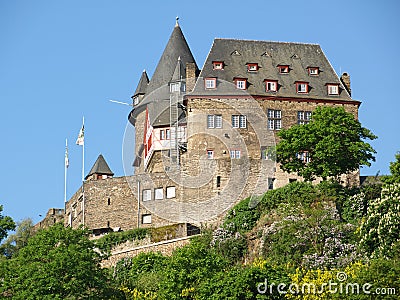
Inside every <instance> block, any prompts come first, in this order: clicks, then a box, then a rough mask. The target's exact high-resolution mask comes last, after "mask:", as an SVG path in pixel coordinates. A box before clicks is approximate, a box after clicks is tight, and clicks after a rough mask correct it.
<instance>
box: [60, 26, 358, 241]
mask: <svg viewBox="0 0 400 300" xmlns="http://www.w3.org/2000/svg"><path fill="white" fill-rule="evenodd" d="M132 105H133V109H132V111H131V112H130V114H129V116H128V119H129V122H130V123H131V124H132V125H133V126H134V127H135V149H131V151H132V154H134V156H135V158H134V159H133V160H134V161H133V166H134V174H133V175H131V176H125V177H118V178H115V177H113V175H114V174H113V172H112V171H111V169H110V168H109V166H108V165H107V163H106V161H105V159H104V158H103V156H101V155H100V156H99V157H98V159H97V161H96V162H95V164H94V166H93V168H92V169H91V170H90V172H89V174H88V175H87V176H86V178H85V182H84V185H83V188H82V189H80V190H78V191H77V192H76V193H75V195H73V196H72V198H71V199H70V200H69V201H68V202H67V203H66V207H65V219H64V222H65V225H67V226H72V227H77V226H79V225H81V224H84V225H85V226H87V227H88V228H89V229H92V230H93V231H94V232H95V233H96V232H98V233H101V232H105V231H108V230H126V229H130V228H135V227H148V226H162V225H168V224H175V223H190V224H193V225H196V226H199V225H200V224H203V223H214V222H218V220H220V219H221V217H222V216H223V215H224V213H225V212H226V211H227V210H228V209H229V208H231V207H232V206H233V205H234V204H235V203H237V201H239V200H241V199H243V198H245V197H249V196H256V195H259V194H262V193H263V192H265V191H267V190H268V189H273V188H277V187H281V186H284V185H285V184H287V183H289V182H290V181H294V180H301V178H299V177H298V176H297V175H296V174H288V173H285V172H283V171H282V170H281V169H280V168H279V165H277V164H276V163H275V161H274V146H275V143H276V141H277V132H278V131H279V130H280V129H281V128H288V127H290V126H293V125H295V124H305V123H308V122H309V121H310V119H311V115H312V112H313V110H314V109H315V108H316V107H317V106H322V105H329V106H343V107H344V108H345V110H346V111H348V112H350V113H352V114H353V115H354V116H355V117H358V108H359V106H360V102H359V101H357V100H353V99H352V98H351V89H350V77H349V75H348V74H346V73H344V74H343V75H342V76H341V77H340V78H339V77H338V75H337V74H336V73H335V71H334V69H333V68H332V66H331V64H330V63H329V61H328V59H327V58H326V56H325V55H324V53H323V51H322V49H321V47H320V46H319V45H316V44H301V43H283V42H270V41H253V40H236V39H215V40H214V42H213V44H212V46H211V50H210V52H209V54H208V57H207V58H206V61H205V62H204V64H203V67H202V69H199V67H198V65H197V63H196V61H195V59H194V57H193V55H192V52H191V50H190V48H189V46H188V43H187V42H186V39H185V37H184V35H183V33H182V30H181V28H180V26H179V24H178V21H177V22H176V25H175V27H174V29H173V31H172V34H171V36H170V38H169V40H168V43H167V45H166V47H165V49H164V52H163V54H162V56H161V58H160V60H159V63H158V65H157V67H156V69H155V71H154V74H153V75H152V77H151V79H149V77H148V74H147V73H146V71H143V73H142V75H141V78H140V81H139V83H138V86H137V88H136V90H135V92H134V95H133V96H132ZM299 159H302V160H304V161H305V162H306V161H307V159H308V157H307V153H302V154H300V155H299ZM355 177H356V176H348V177H347V178H348V180H355ZM255 204H256V203H255Z"/></svg>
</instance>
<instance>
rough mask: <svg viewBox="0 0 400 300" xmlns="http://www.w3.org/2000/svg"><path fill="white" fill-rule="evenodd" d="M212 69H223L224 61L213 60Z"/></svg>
mask: <svg viewBox="0 0 400 300" xmlns="http://www.w3.org/2000/svg"><path fill="white" fill-rule="evenodd" d="M213 69H214V70H223V69H224V62H222V61H213Z"/></svg>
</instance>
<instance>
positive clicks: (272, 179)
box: [268, 178, 275, 190]
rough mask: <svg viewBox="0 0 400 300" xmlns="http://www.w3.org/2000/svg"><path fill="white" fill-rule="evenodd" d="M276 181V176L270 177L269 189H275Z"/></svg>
mask: <svg viewBox="0 0 400 300" xmlns="http://www.w3.org/2000/svg"><path fill="white" fill-rule="evenodd" d="M274 181H275V178H268V189H269V190H273V189H274Z"/></svg>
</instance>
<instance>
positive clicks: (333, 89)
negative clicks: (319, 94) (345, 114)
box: [328, 84, 339, 95]
mask: <svg viewBox="0 0 400 300" xmlns="http://www.w3.org/2000/svg"><path fill="white" fill-rule="evenodd" d="M328 95H339V86H338V85H337V84H328Z"/></svg>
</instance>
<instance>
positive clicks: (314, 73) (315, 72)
mask: <svg viewBox="0 0 400 300" xmlns="http://www.w3.org/2000/svg"><path fill="white" fill-rule="evenodd" d="M307 69H308V75H310V76H318V75H319V68H318V67H308V68H307Z"/></svg>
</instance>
